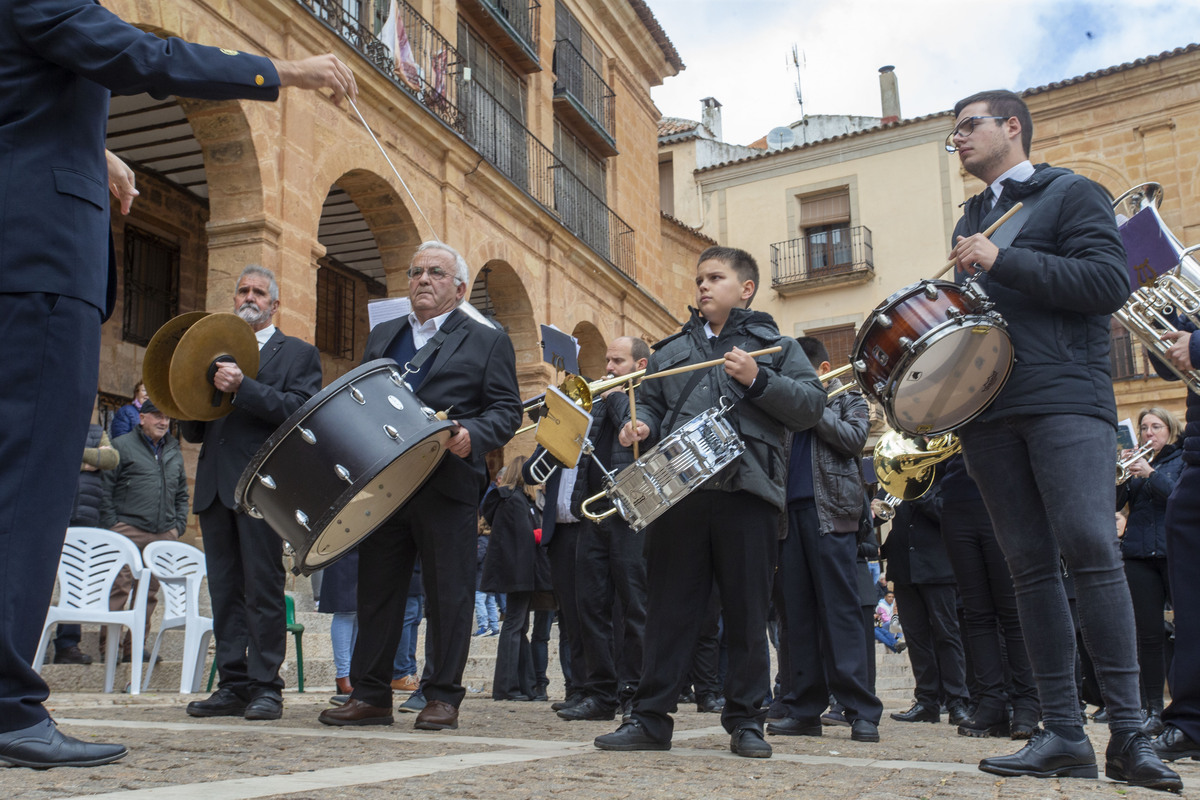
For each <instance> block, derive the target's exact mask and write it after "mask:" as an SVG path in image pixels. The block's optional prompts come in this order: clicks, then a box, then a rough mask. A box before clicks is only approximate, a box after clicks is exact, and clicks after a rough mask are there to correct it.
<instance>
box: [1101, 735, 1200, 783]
mask: <svg viewBox="0 0 1200 800" xmlns="http://www.w3.org/2000/svg"><path fill="white" fill-rule="evenodd" d="M1104 774H1105V775H1107V776H1108V777H1109V778H1112V779H1113V780H1114V781H1124V782H1125V783H1128V784H1129V785H1130V786H1144V787H1145V788H1147V789H1160V790H1164V791H1168V792H1178V791H1182V790H1183V781H1182V780H1181V779H1180V777H1179V775H1177V774H1176V773H1175V771H1174V770H1172V769H1171V768H1170V767H1168V766H1167V765H1166V764H1164V763H1163V762H1162V759H1161V758H1160V757H1159V755H1158V753H1156V752H1155V751H1154V746H1153V745H1152V744H1150V740H1149V739H1148V738H1146V734H1144V733H1142V732H1141V731H1140V730H1134V731H1117V732H1114V733H1113V735H1112V738H1111V739H1109V740H1108V750H1106V751H1105V753H1104Z"/></svg>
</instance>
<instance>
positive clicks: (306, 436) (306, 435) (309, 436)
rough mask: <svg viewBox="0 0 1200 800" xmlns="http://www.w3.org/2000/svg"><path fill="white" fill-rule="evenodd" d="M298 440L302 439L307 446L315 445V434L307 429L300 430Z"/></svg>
mask: <svg viewBox="0 0 1200 800" xmlns="http://www.w3.org/2000/svg"><path fill="white" fill-rule="evenodd" d="M300 438H301V439H303V440H304V441H306V442H308V443H309V444H316V443H317V436H316V434H315V433H313V432H312V431H310V430H309V429H308V428H301V429H300Z"/></svg>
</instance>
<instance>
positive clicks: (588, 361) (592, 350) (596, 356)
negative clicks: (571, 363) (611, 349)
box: [571, 321, 608, 381]
mask: <svg viewBox="0 0 1200 800" xmlns="http://www.w3.org/2000/svg"><path fill="white" fill-rule="evenodd" d="M571 335H572V336H574V337H575V338H576V340H578V341H579V372H580V374H581V375H583V377H585V378H587V379H588V380H589V381H595V380H599V379H600V378H603V377H604V369H605V354H606V353H607V352H608V343H607V342H605V341H604V335H603V334H602V333H600V329H599V328H597V327H596V326H595V324H594V323H592V322H587V321H584V322H580V323H579V324H577V325H576V326H575V330H573V331H572V332H571Z"/></svg>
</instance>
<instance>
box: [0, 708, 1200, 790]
mask: <svg viewBox="0 0 1200 800" xmlns="http://www.w3.org/2000/svg"><path fill="white" fill-rule="evenodd" d="M189 699H192V698H190V697H188V696H182V697H181V696H179V695H139V696H137V697H129V696H115V695H103V694H60V695H56V696H55V697H54V698H53V701H54V709H55V710H54V713H55V716H56V718H57V719H58V720H59V722H60V724H61V725H62V727H63V730H64V731H66V732H67V733H69V734H71V735H74V736H78V737H80V738H90V739H93V740H96V741H119V742H123V743H125V744H126V745H127V746H128V747H129V748H130V751H131V752H130V755H129V756H128V757H127V758H126V759H124V760H123V761H121V762H118V763H117V764H112V765H108V766H104V767H96V768H90V769H56V770H48V771H40V772H39V771H35V770H28V769H21V768H9V769H0V798H8V797H11V798H21V800H25V799H26V798H29V800H64V799H65V798H75V797H87V798H89V799H90V800H108V799H109V798H114V800H115V798H121V800H194V799H195V798H200V799H201V800H247V799H248V798H264V797H265V798H287V799H288V800H308V799H309V798H312V800H318V799H319V800H329V798H351V799H352V800H385V798H388V799H390V798H423V799H424V798H463V799H464V800H475V799H476V798H478V800H534V799H540V798H547V800H548V799H549V798H551V797H554V798H579V799H580V800H610V799H612V800H624V798H630V800H633V799H634V798H636V799H637V800H675V799H676V798H680V799H681V800H693V799H694V800H723V799H724V798H739V799H740V798H755V799H756V800H761V799H767V800H774V799H775V798H785V797H786V798H808V797H813V798H822V800H824V799H825V798H829V799H830V800H842V799H843V798H844V799H845V800H850V798H870V800H890V799H891V798H905V799H906V800H908V799H910V798H911V800H933V798H937V800H957V799H958V798H962V799H963V800H985V799H986V800H996V799H1001V800H1011V799H1015V798H1020V799H1021V800H1024V799H1025V798H1031V799H1032V798H1070V799H1071V800H1074V799H1075V798H1081V799H1082V800H1091V799H1092V798H1106V799H1107V800H1119V799H1120V798H1139V797H1140V798H1150V797H1158V798H1162V797H1163V795H1162V794H1161V793H1156V792H1150V791H1149V790H1145V789H1136V788H1129V787H1126V786H1124V785H1121V784H1115V783H1112V782H1109V781H1105V780H1103V779H1101V780H1097V781H1089V780H1037V779H1033V778H1019V779H999V778H996V777H995V776H991V775H987V774H985V773H982V772H979V771H978V769H976V764H977V763H978V760H979V759H980V758H981V757H984V756H987V755H997V754H1001V753H1006V752H1012V751H1014V750H1016V749H1018V748H1019V746H1020V745H1021V743H1020V742H1012V741H1010V740H1008V739H986V740H981V739H968V738H965V737H961V736H958V735H957V734H956V733H955V731H954V728H953V727H951V726H950V725H949V724H947V723H945V722H943V723H941V724H940V725H932V724H928V723H916V724H913V723H907V724H906V723H899V722H894V721H892V720H890V719H888V718H887V716H886V714H885V717H884V721H883V723H882V724H881V726H880V734H881V736H882V739H883V741H882V742H880V743H878V744H866V743H860V742H852V741H850V739H849V730H848V729H846V728H827V729H826V735H825V736H823V737H820V738H816V737H778V736H772V737H769V741H770V742H771V744H772V745H773V746H774V748H775V756H774V757H773V758H771V759H761V760H760V759H743V758H738V757H736V756H733V755H732V754H731V753H729V737H728V735H727V734H726V733H725V732H724V731H723V730H722V729H721V728H720V725H719V718H718V716H717V715H713V714H699V713H697V712H696V711H695V710H694V709H692V708H685V709H684V710H682V711H681V712H680V713H679V714H678V715H677V717H676V729H675V737H674V748H673V749H672V750H671V751H669V752H662V753H608V752H602V751H598V750H596V749H595V748H594V747H593V746H592V744H591V740H592V738H594V737H595V736H597V735H599V734H601V733H607V732H609V731H611V730H613V729H614V728H615V727H616V723H615V722H608V721H600V722H573V723H568V722H564V721H562V720H559V719H557V717H555V716H554V714H553V712H552V711H551V710H550V708H549V705H548V704H547V703H515V702H503V703H496V702H492V701H490V700H486V699H480V698H473V699H471V700H469V701H468V702H466V703H465V704H464V706H463V709H462V717H461V727H460V729H459V730H457V731H446V732H437V733H434V732H425V731H414V730H413V728H412V719H413V715H409V714H397V715H396V716H397V721H396V724H395V725H393V726H386V727H385V726H379V727H367V728H357V729H338V728H330V727H327V726H324V725H321V724H320V723H318V722H317V719H316V718H317V714H318V713H319V712H320V711H321V709H323V708H326V707H328V697H327V695H317V694H313V693H306V694H305V695H298V694H295V693H290V692H289V693H286V694H285V709H284V717H283V719H281V720H278V721H275V722H248V721H245V720H241V719H238V718H208V719H194V718H190V717H188V716H187V715H186V714H185V713H184V709H183V705H184V704H185V703H186V701H187V700H189ZM889 710H897V709H889ZM1088 732H1089V734H1090V735H1091V737H1092V741H1093V744H1094V746H1095V747H1096V750H1097V752H1098V754H1099V755H1100V757H1101V759H1103V752H1104V745H1105V744H1106V742H1107V732H1106V730H1105V729H1103V728H1101V727H1099V726H1096V725H1091V726H1089V731H1088ZM1177 769H1178V770H1179V771H1180V773H1181V774H1182V775H1183V777H1184V781H1185V784H1186V785H1187V786H1189V787H1190V788H1191V791H1185V794H1194V793H1196V791H1197V788H1200V763H1193V762H1180V763H1179V764H1177Z"/></svg>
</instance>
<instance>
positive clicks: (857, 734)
mask: <svg viewBox="0 0 1200 800" xmlns="http://www.w3.org/2000/svg"><path fill="white" fill-rule="evenodd" d="M850 738H851V739H853V740H854V741H856V742H878V741H879V726H878V725H876V724H875V723H874V722H871V720H869V719H856V720H854V722H851V723H850Z"/></svg>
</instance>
